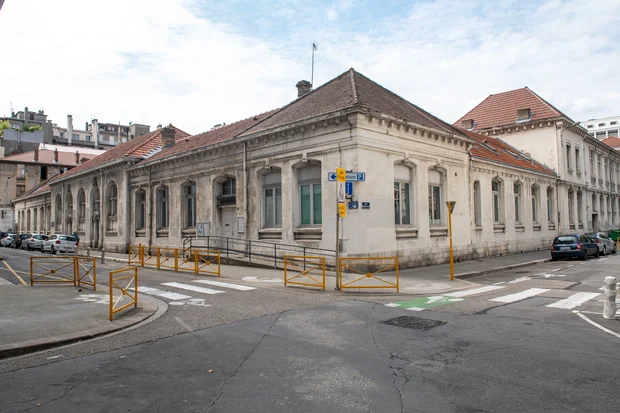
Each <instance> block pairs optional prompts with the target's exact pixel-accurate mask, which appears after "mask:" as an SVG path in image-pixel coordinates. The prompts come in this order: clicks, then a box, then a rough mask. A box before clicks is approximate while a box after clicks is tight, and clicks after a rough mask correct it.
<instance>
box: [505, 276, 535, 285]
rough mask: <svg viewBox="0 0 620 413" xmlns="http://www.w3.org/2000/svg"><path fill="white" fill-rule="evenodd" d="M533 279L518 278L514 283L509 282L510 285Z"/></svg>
mask: <svg viewBox="0 0 620 413" xmlns="http://www.w3.org/2000/svg"><path fill="white" fill-rule="evenodd" d="M531 279H532V278H531V277H521V278H517V279H515V280H512V281H508V284H516V283H520V282H523V281H527V280H531Z"/></svg>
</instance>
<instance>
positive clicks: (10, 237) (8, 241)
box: [0, 233, 17, 247]
mask: <svg viewBox="0 0 620 413" xmlns="http://www.w3.org/2000/svg"><path fill="white" fill-rule="evenodd" d="M15 238H17V234H13V233H11V234H8V235H7V236H6V237H4V238H2V239H1V240H0V247H8V246H9V245H11V243H12V242H13V240H14V239H15Z"/></svg>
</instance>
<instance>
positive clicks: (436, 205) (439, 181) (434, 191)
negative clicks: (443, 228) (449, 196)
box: [428, 169, 443, 225]
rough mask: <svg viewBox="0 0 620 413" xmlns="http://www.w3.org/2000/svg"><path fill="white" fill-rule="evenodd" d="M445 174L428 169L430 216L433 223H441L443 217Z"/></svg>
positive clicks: (430, 221)
mask: <svg viewBox="0 0 620 413" xmlns="http://www.w3.org/2000/svg"><path fill="white" fill-rule="evenodd" d="M442 189H443V174H442V173H441V172H439V171H437V170H434V169H431V170H429V171H428V218H429V223H430V224H431V225H440V224H441V222H442V219H443V196H442V192H443V191H442Z"/></svg>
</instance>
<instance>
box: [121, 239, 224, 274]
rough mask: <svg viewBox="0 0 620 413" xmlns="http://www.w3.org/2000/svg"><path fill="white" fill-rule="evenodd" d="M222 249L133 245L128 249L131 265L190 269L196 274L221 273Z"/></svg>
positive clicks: (128, 259)
mask: <svg viewBox="0 0 620 413" xmlns="http://www.w3.org/2000/svg"><path fill="white" fill-rule="evenodd" d="M220 256H221V254H220V251H214V250H203V249H183V248H166V247H155V246H151V247H147V246H144V245H141V244H139V245H131V246H129V249H128V257H127V262H128V263H129V265H132V264H133V265H139V266H141V267H154V268H157V269H158V270H160V269H168V270H172V271H177V272H178V271H188V272H193V273H194V274H196V275H199V274H210V275H217V276H218V277H219V276H220V275H221V259H220Z"/></svg>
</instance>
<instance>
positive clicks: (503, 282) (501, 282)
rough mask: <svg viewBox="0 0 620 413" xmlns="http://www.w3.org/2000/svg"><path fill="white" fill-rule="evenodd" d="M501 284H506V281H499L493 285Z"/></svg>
mask: <svg viewBox="0 0 620 413" xmlns="http://www.w3.org/2000/svg"><path fill="white" fill-rule="evenodd" d="M501 284H506V281H500V282H498V283H494V284H493V285H501Z"/></svg>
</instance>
